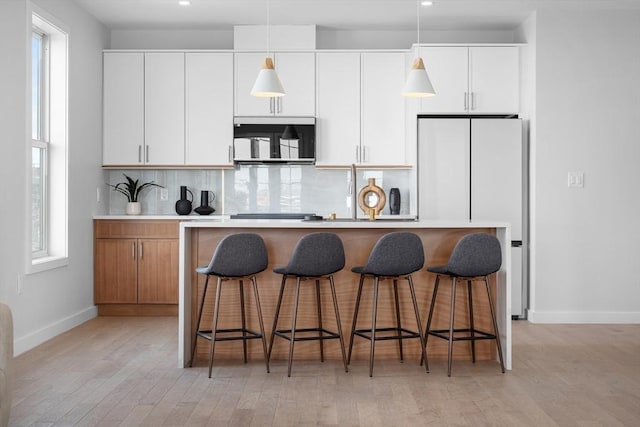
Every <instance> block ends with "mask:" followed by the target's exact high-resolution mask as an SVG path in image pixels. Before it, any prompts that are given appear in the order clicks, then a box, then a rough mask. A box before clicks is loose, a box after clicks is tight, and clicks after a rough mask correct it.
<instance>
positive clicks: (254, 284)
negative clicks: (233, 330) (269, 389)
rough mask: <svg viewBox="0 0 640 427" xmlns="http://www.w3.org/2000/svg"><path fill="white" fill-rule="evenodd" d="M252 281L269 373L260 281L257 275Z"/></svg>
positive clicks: (265, 360)
mask: <svg viewBox="0 0 640 427" xmlns="http://www.w3.org/2000/svg"><path fill="white" fill-rule="evenodd" d="M251 283H252V284H253V295H254V297H255V300H256V308H257V310H258V323H259V324H260V335H262V339H261V341H262V351H263V353H264V362H265V363H266V365H267V374H268V373H269V354H268V353H267V336H266V335H265V333H264V322H263V320H262V309H261V308H260V307H261V306H260V296H259V295H258V283H257V281H256V276H252V277H251Z"/></svg>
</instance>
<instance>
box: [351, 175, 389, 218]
mask: <svg viewBox="0 0 640 427" xmlns="http://www.w3.org/2000/svg"><path fill="white" fill-rule="evenodd" d="M386 203H387V196H386V195H385V194H384V190H383V189H382V188H380V187H378V186H377V185H376V179H375V178H369V183H368V184H367V185H366V186H365V187H362V189H360V192H359V193H358V205H359V206H360V209H362V212H364V214H365V215H368V216H369V217H371V213H372V212H373V215H379V214H380V212H381V211H382V209H383V208H384V205H385V204H386Z"/></svg>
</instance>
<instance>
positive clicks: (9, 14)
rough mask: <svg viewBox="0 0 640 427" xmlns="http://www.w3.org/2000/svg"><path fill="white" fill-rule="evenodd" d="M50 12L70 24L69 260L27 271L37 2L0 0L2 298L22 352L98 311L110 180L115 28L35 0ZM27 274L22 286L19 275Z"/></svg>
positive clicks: (68, 3) (66, 1) (58, 0)
mask: <svg viewBox="0 0 640 427" xmlns="http://www.w3.org/2000/svg"><path fill="white" fill-rule="evenodd" d="M33 3H34V4H35V5H36V6H39V7H40V10H42V11H43V12H45V14H46V15H49V16H51V17H52V18H53V19H55V20H56V22H59V23H61V25H62V26H63V27H64V28H65V29H66V30H68V31H69V58H68V59H69V100H68V102H69V131H68V135H69V140H68V159H69V160H68V161H69V175H68V180H69V198H68V199H69V242H68V252H69V265H68V266H66V267H62V268H58V269H55V270H49V271H45V272H42V273H36V274H31V275H26V276H25V275H24V273H25V266H26V264H27V262H28V260H27V259H25V258H26V255H25V253H26V251H27V250H28V249H27V248H28V246H29V242H26V239H25V235H26V229H27V228H26V227H28V226H30V215H29V212H28V210H27V199H26V194H27V193H26V191H27V186H26V177H27V174H28V173H29V172H30V164H29V161H28V153H29V149H28V148H27V147H28V146H29V139H28V138H29V137H30V131H29V132H28V131H27V129H30V113H28V111H30V110H29V109H30V104H29V103H27V93H28V90H29V88H28V83H27V79H26V76H27V75H28V70H29V68H28V67H29V66H30V65H29V62H28V47H29V44H28V43H29V38H30V29H31V10H30V8H31V5H30V2H28V1H26V0H4V1H2V2H0V55H1V57H2V58H3V65H2V67H1V68H2V78H0V92H1V93H2V94H3V96H2V97H0V129H2V138H3V142H2V144H1V145H0V158H1V159H2V167H1V168H0V173H1V174H2V175H1V176H0V179H1V180H2V182H3V185H2V190H1V191H2V200H3V203H2V204H0V210H1V212H2V217H1V221H0V224H1V225H0V227H2V230H1V235H2V240H1V243H0V260H1V262H2V268H0V275H1V276H0V298H1V299H2V301H4V302H6V303H8V304H9V305H10V307H11V309H12V311H13V317H14V334H15V352H16V354H19V353H21V352H23V351H26V350H28V349H30V348H32V347H34V346H35V345H37V344H39V343H41V342H43V341H46V340H48V339H50V338H52V337H53V336H55V335H57V334H59V333H61V332H63V331H65V330H67V329H69V328H71V327H73V326H75V325H77V324H79V323H82V322H84V321H85V320H87V319H88V318H90V317H93V316H95V314H96V311H95V307H94V305H93V255H92V252H93V251H92V247H93V243H92V235H93V231H92V220H91V218H92V215H93V214H95V213H103V212H104V211H105V207H104V206H103V203H98V202H97V201H96V188H97V187H104V182H105V175H104V173H103V172H102V170H101V167H100V166H101V153H102V149H101V147H102V49H104V48H107V47H108V39H109V33H108V31H107V30H106V28H105V27H104V26H102V25H101V24H99V23H98V22H97V21H95V19H94V18H92V17H91V16H90V15H88V14H87V13H85V12H84V11H82V10H81V9H79V8H78V7H77V5H76V3H75V2H73V1H72V0H36V1H34V2H33ZM19 279H21V280H23V289H22V293H21V294H18V292H17V286H16V283H17V281H18V280H19Z"/></svg>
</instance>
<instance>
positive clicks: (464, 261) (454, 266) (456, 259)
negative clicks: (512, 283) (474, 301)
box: [446, 233, 502, 277]
mask: <svg viewBox="0 0 640 427" xmlns="http://www.w3.org/2000/svg"><path fill="white" fill-rule="evenodd" d="M501 265H502V250H501V249H500V242H499V241H498V239H497V238H496V237H495V236H492V235H491V234H486V233H474V234H468V235H466V236H464V237H463V238H462V239H460V240H459V241H458V243H456V246H455V247H454V248H453V252H452V253H451V256H450V257H449V261H448V262H447V266H446V269H447V271H448V272H449V273H450V274H452V275H454V276H461V277H476V276H487V275H489V274H492V273H495V272H496V271H498V270H500V266H501Z"/></svg>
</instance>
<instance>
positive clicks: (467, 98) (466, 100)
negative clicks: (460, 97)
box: [464, 92, 469, 111]
mask: <svg viewBox="0 0 640 427" xmlns="http://www.w3.org/2000/svg"><path fill="white" fill-rule="evenodd" d="M468 110H469V92H465V93H464V111H468Z"/></svg>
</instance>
